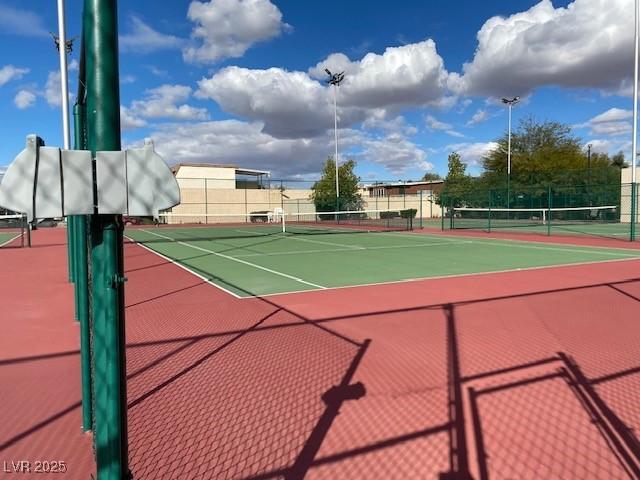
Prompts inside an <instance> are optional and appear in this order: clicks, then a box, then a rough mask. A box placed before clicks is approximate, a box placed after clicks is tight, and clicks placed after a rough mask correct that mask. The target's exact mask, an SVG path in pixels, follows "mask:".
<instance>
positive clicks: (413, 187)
mask: <svg viewBox="0 0 640 480" xmlns="http://www.w3.org/2000/svg"><path fill="white" fill-rule="evenodd" d="M171 170H172V171H173V174H174V175H175V177H176V180H177V181H178V185H179V187H180V199H181V201H180V204H179V205H177V206H175V207H173V208H172V209H171V210H170V211H168V212H166V213H167V214H168V215H163V216H162V219H163V221H164V222H166V223H236V222H246V221H251V216H250V215H251V214H257V215H260V214H264V213H265V212H276V211H278V209H282V210H280V211H282V212H284V213H286V214H305V213H312V212H315V205H314V203H313V201H312V200H311V194H312V190H311V189H310V188H290V187H289V186H288V185H287V184H286V182H285V183H284V184H283V188H282V189H281V188H280V185H281V184H280V182H277V184H274V185H271V178H270V172H268V171H263V170H252V169H247V168H240V167H238V166H237V165H219V164H209V163H179V164H177V165H174V166H173V167H172V168H171ZM441 184H442V182H441V181H438V182H412V183H411V184H410V185H405V186H406V188H404V189H403V190H402V191H401V190H400V188H399V187H398V185H397V184H395V183H394V184H377V185H375V186H372V185H364V186H362V187H361V189H360V193H361V195H362V198H363V200H364V202H363V207H362V208H363V209H364V210H394V211H397V210H404V209H410V208H414V209H416V211H417V212H418V215H420V213H421V214H422V217H423V218H438V217H440V216H441V214H442V210H441V209H440V206H439V205H436V203H435V201H434V194H435V193H436V192H437V191H438V190H439V189H440V188H441V187H442V185H441ZM294 185H295V184H294Z"/></svg>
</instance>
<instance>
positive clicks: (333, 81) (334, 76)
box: [324, 68, 344, 210]
mask: <svg viewBox="0 0 640 480" xmlns="http://www.w3.org/2000/svg"><path fill="white" fill-rule="evenodd" d="M324 71H325V72H327V75H329V79H328V80H327V83H328V84H330V85H333V132H334V141H335V146H336V155H335V158H334V159H333V160H334V161H335V164H336V210H340V181H339V180H338V85H340V83H342V81H343V80H344V72H340V73H331V71H330V70H329V69H328V68H325V69H324Z"/></svg>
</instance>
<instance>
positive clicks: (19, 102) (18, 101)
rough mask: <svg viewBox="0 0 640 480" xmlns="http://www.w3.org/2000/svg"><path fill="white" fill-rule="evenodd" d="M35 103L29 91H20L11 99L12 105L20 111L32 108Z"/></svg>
mask: <svg viewBox="0 0 640 480" xmlns="http://www.w3.org/2000/svg"><path fill="white" fill-rule="evenodd" d="M35 101H36V95H35V94H34V93H33V92H30V91H29V90H20V91H19V92H18V93H17V94H16V96H15V97H14V99H13V103H14V104H15V106H16V107H18V108H19V109H20V110H25V109H27V108H30V107H32V106H33V104H34V103H35Z"/></svg>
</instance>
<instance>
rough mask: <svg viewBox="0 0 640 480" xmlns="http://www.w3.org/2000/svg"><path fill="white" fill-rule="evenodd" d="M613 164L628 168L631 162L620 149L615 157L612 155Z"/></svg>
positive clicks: (617, 166)
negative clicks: (628, 161) (627, 160)
mask: <svg viewBox="0 0 640 480" xmlns="http://www.w3.org/2000/svg"><path fill="white" fill-rule="evenodd" d="M611 165H612V166H614V167H616V168H626V167H628V166H629V164H628V163H627V162H626V161H625V159H624V153H623V152H622V150H620V151H619V152H618V153H616V154H615V155H614V156H613V157H611Z"/></svg>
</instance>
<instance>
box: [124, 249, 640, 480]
mask: <svg viewBox="0 0 640 480" xmlns="http://www.w3.org/2000/svg"><path fill="white" fill-rule="evenodd" d="M127 249H128V252H135V253H136V257H133V258H131V262H129V265H128V267H129V268H130V269H129V270H128V271H129V272H130V274H129V276H130V282H129V285H128V287H129V290H128V292H127V298H128V307H127V318H128V352H127V355H128V372H129V383H128V389H129V392H128V394H129V408H130V410H129V423H130V427H129V428H130V452H131V468H132V470H133V472H134V475H139V476H140V478H182V477H189V478H190V477H191V476H193V477H194V478H198V476H199V475H200V476H201V477H202V478H252V479H266V478H289V479H294V478H296V479H297V478H424V477H426V478H437V477H440V478H443V479H445V478H446V479H465V478H634V477H637V476H638V475H639V474H640V470H639V469H638V465H639V464H640V448H639V447H638V440H637V437H636V435H635V433H634V429H637V428H639V427H640V407H638V406H636V404H637V402H636V401H635V399H634V394H633V391H634V390H635V391H638V388H640V347H638V345H640V343H639V342H638V341H639V340H640V328H639V327H640V325H639V324H638V323H637V321H636V320H635V318H637V316H638V314H639V313H640V300H639V298H640V279H639V278H633V279H625V280H621V281H617V282H607V283H594V284H586V285H582V286H580V287H569V288H564V289H562V288H553V289H549V290H539V291H535V292H528V293H526V294H509V293H506V292H508V291H509V288H508V286H505V288H504V291H505V294H503V295H494V296H484V295H482V292H476V297H477V298H476V299H474V300H462V301H459V302H447V303H444V304H438V303H427V304H424V305H419V306H410V307H406V308H392V309H384V308H379V309H375V308H374V306H372V305H370V304H369V305H367V306H366V308H363V313H349V314H345V315H326V314H324V309H323V303H322V302H323V298H327V296H328V295H330V296H331V298H332V300H331V301H332V302H333V303H340V302H345V305H347V304H350V305H351V307H352V308H350V309H349V308H345V311H350V310H353V303H354V302H356V304H357V302H359V301H360V300H359V299H358V295H357V293H355V292H354V291H353V290H350V289H346V290H338V291H335V290H334V291H331V292H312V293H311V294H307V295H310V296H313V297H314V298H315V300H314V301H315V302H316V314H315V315H304V314H301V313H300V309H298V308H296V298H298V297H296V296H295V295H291V296H286V295H285V296H275V297H266V298H249V299H243V300H238V299H235V298H232V297H230V296H229V295H226V294H225V293H224V292H222V291H220V290H218V289H215V288H212V287H211V286H209V285H207V284H205V283H204V282H201V281H197V280H194V277H193V276H190V275H189V274H188V273H187V272H184V271H182V270H180V269H178V268H177V267H175V266H173V265H170V264H162V265H160V264H158V260H157V259H158V257H156V256H154V255H153V254H151V253H149V254H148V256H147V255H139V250H140V248H139V247H137V246H134V245H130V246H127ZM127 258H128V259H130V257H127ZM147 267H152V268H147ZM582 268H586V267H582ZM150 272H153V273H150ZM527 273H528V272H521V273H518V274H517V275H522V276H526V275H527ZM484 281H485V282H489V281H490V280H489V279H488V277H485V278H484ZM435 282H437V281H435ZM426 285H427V284H425V287H424V288H427V287H426ZM236 288H238V287H237V286H236ZM384 292H385V289H384V286H381V287H379V293H380V294H382V295H384ZM382 301H383V303H384V298H383V299H382ZM407 303H408V304H412V303H415V302H407ZM614 305H615V306H614ZM603 306H604V307H605V308H603ZM356 309H357V308H356ZM161 439H163V440H161ZM167 439H170V441H167Z"/></svg>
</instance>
